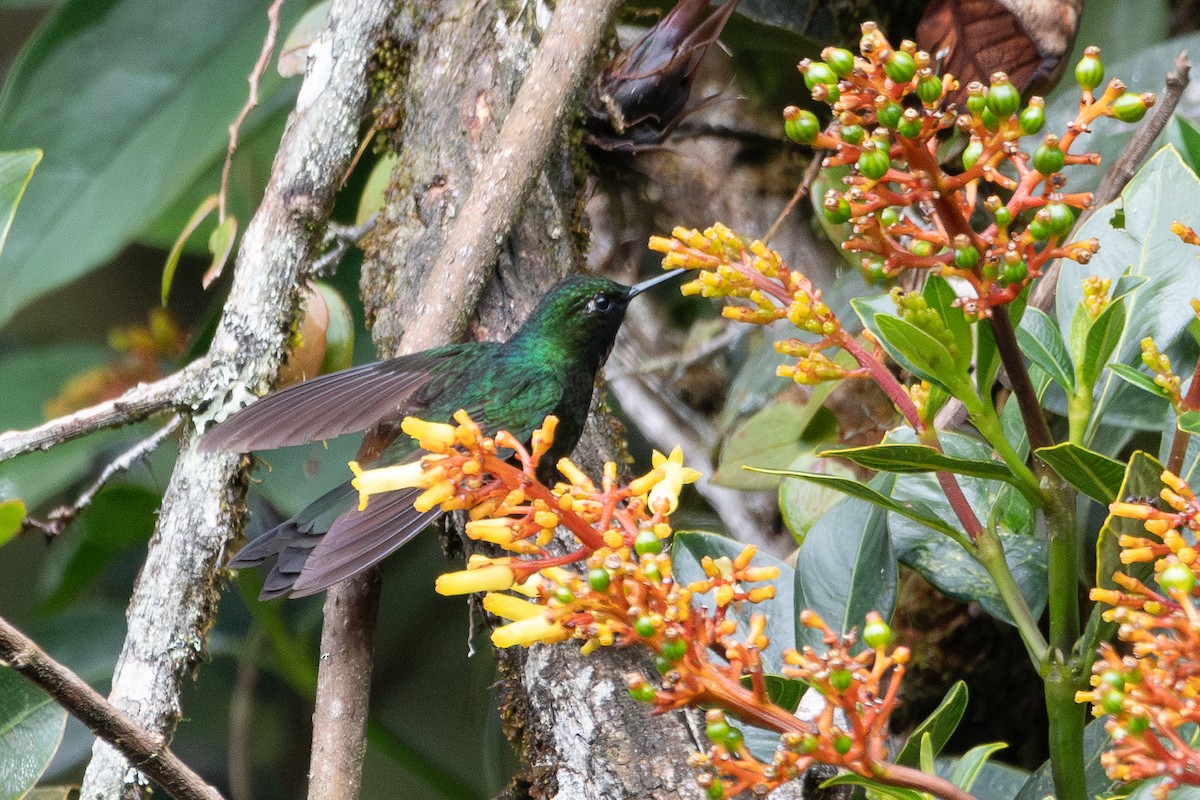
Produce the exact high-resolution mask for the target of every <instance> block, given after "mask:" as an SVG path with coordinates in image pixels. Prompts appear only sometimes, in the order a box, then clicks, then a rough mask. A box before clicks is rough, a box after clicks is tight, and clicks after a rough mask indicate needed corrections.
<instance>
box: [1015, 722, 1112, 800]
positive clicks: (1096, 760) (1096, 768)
mask: <svg viewBox="0 0 1200 800" xmlns="http://www.w3.org/2000/svg"><path fill="white" fill-rule="evenodd" d="M1107 719H1108V717H1101V718H1100V719H1095V720H1092V721H1091V722H1089V723H1088V725H1087V727H1086V728H1084V729H1083V755H1084V766H1083V772H1084V781H1085V782H1086V784H1087V785H1086V787H1084V793H1085V794H1086V795H1087V796H1088V797H1096V796H1101V797H1104V796H1107V795H1108V793H1109V792H1110V791H1112V790H1113V789H1114V788H1115V787H1117V786H1119V785H1120V784H1119V783H1117V782H1116V781H1114V780H1111V779H1109V777H1108V776H1107V775H1106V774H1105V773H1104V767H1103V765H1101V763H1100V756H1101V755H1102V754H1103V753H1104V751H1105V750H1107V749H1108V745H1109V737H1108V734H1107V733H1105V732H1104V722H1105V720H1107ZM1054 795H1055V791H1054V776H1053V774H1052V773H1051V770H1050V762H1049V761H1046V762H1044V763H1043V764H1042V765H1041V766H1040V767H1038V769H1037V771H1036V772H1034V773H1033V774H1032V775H1030V776H1029V780H1027V781H1026V782H1025V785H1024V786H1022V787H1021V791H1020V792H1018V793H1017V796H1016V800H1043V798H1045V797H1047V796H1054Z"/></svg>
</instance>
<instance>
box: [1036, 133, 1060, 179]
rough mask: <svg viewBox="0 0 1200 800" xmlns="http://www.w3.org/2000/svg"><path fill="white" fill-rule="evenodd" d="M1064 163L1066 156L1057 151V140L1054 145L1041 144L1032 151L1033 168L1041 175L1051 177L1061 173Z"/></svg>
mask: <svg viewBox="0 0 1200 800" xmlns="http://www.w3.org/2000/svg"><path fill="white" fill-rule="evenodd" d="M1065 163H1066V156H1064V155H1063V151H1062V150H1060V149H1059V147H1058V141H1057V140H1055V142H1054V144H1047V143H1045V142H1043V143H1042V144H1039V145H1038V148H1037V150H1034V151H1033V168H1034V169H1036V170H1037V171H1038V172H1040V173H1042V174H1043V175H1053V174H1054V173H1056V172H1059V171H1061V170H1062V168H1063V164H1065Z"/></svg>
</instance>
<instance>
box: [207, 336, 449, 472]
mask: <svg viewBox="0 0 1200 800" xmlns="http://www.w3.org/2000/svg"><path fill="white" fill-rule="evenodd" d="M461 348H462V346H461V345H451V346H450V347H442V348H438V349H436V350H429V351H426V352H423V353H415V354H413V355H410V356H402V357H401V358H393V359H388V360H387V361H378V362H375V363H372V364H364V365H362V366H360V367H352V368H350V369H347V370H342V371H341V372H333V373H330V374H328V375H322V376H320V377H318V378H313V379H312V380H308V381H304V382H303V383H299V384H297V385H295V386H289V387H288V388H286V389H283V390H281V391H278V392H275V393H273V394H269V395H267V396H266V397H264V398H262V399H261V400H259V401H258V402H256V403H253V404H251V405H249V406H247V407H246V408H243V409H242V410H241V411H238V412H237V413H236V414H234V415H233V416H232V417H230V418H229V419H227V420H225V421H224V422H222V423H221V424H220V425H217V426H216V427H215V428H213V429H212V430H210V431H208V433H206V434H205V435H204V438H203V439H202V440H201V441H200V449H201V450H205V451H210V452H211V451H214V450H230V451H233V452H238V453H248V452H250V451H252V450H270V449H273V448H276V447H287V446H289V445H296V444H307V443H308V442H315V441H318V440H321V439H332V438H333V437H335V436H341V435H342V434H344V433H353V432H355V431H361V430H365V429H367V428H369V427H371V426H372V425H374V424H376V423H378V422H379V421H380V420H383V419H386V418H388V417H394V416H396V415H397V414H398V413H399V412H400V411H401V409H407V410H409V411H419V410H420V408H419V403H418V404H413V400H414V398H415V396H416V395H418V394H419V393H420V391H421V390H422V389H424V388H425V387H426V386H427V385H428V384H429V382H430V380H431V379H432V378H434V377H435V376H436V374H437V372H438V368H439V367H441V366H443V365H445V364H446V363H447V362H446V359H447V358H448V357H451V356H453V355H455V354H456V353H457V352H458V351H459V350H461Z"/></svg>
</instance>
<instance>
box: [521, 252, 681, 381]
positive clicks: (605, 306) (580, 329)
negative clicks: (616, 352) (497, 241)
mask: <svg viewBox="0 0 1200 800" xmlns="http://www.w3.org/2000/svg"><path fill="white" fill-rule="evenodd" d="M679 272H682V270H676V271H675V272H671V273H665V274H663V275H659V276H657V277H655V278H652V279H650V280H648V281H643V282H642V283H639V284H636V285H634V286H624V285H622V284H620V283H615V282H614V281H610V280H608V279H607V278H599V277H595V276H591V275H571V276H569V277H567V278H564V279H562V280H561V281H559V282H558V283H556V284H555V285H554V286H553V287H552V288H551V289H550V291H549V292H547V293H546V296H545V297H543V298H542V301H541V302H540V303H539V304H538V306H537V308H536V309H534V311H533V313H532V314H531V315H530V317H529V319H528V320H527V321H526V322H525V324H524V325H523V326H522V327H521V330H520V332H519V333H518V334H517V335H518V336H519V337H520V338H521V339H523V340H525V341H527V342H529V343H531V344H533V343H535V342H536V345H535V346H544V347H546V348H547V353H546V357H550V358H556V359H574V360H578V361H579V362H580V363H583V364H586V365H587V366H589V367H591V368H592V369H597V370H598V369H599V368H600V365H601V364H603V363H604V360H605V359H606V358H608V354H609V352H610V351H611V350H612V346H613V342H615V341H616V339H617V332H618V331H619V330H620V329H621V322H622V321H623V320H624V319H625V309H626V308H628V307H629V301H630V300H632V299H633V298H634V297H636V296H637V295H639V294H641V293H642V292H644V291H646V290H647V289H649V288H650V287H651V286H656V285H658V284H659V283H662V282H663V281H665V280H668V279H669V278H672V277H674V276H675V275H676V274H678V273H679Z"/></svg>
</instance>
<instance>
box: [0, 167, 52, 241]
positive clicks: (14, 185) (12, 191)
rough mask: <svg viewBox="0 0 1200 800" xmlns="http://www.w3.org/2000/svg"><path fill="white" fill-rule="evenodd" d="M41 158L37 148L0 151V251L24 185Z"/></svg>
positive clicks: (27, 183)
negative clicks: (9, 151)
mask: <svg viewBox="0 0 1200 800" xmlns="http://www.w3.org/2000/svg"><path fill="white" fill-rule="evenodd" d="M41 160H42V151H41V150H37V149H31V150H18V151H16V152H13V153H0V251H3V250H4V242H5V241H6V240H7V239H8V231H9V228H11V227H12V221H13V217H15V216H16V214H17V206H18V205H19V204H20V202H21V197H22V195H24V194H25V187H26V186H28V185H29V179H30V178H32V177H33V171H34V169H36V168H37V165H38V162H40V161H41Z"/></svg>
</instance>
